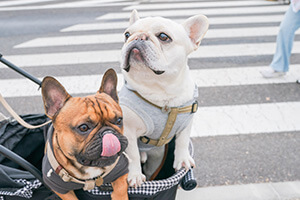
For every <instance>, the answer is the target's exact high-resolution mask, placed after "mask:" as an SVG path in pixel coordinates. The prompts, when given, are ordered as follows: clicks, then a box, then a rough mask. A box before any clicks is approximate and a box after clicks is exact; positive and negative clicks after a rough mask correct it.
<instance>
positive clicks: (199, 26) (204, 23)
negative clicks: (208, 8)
mask: <svg viewBox="0 0 300 200" xmlns="http://www.w3.org/2000/svg"><path fill="white" fill-rule="evenodd" d="M182 26H183V27H184V29H185V30H186V32H187V33H188V36H189V37H190V39H191V41H192V44H193V47H194V50H196V49H197V48H198V47H199V46H200V43H201V40H202V38H203V37H204V35H205V33H206V32H207V30H208V27H209V22H208V19H207V17H206V16H204V15H195V16H193V17H190V18H188V19H187V20H185V21H184V22H183V24H182Z"/></svg>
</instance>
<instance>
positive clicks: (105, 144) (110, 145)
mask: <svg viewBox="0 0 300 200" xmlns="http://www.w3.org/2000/svg"><path fill="white" fill-rule="evenodd" d="M120 150H121V144H120V142H119V140H118V138H117V137H116V136H115V135H114V134H111V133H108V134H106V135H104V136H103V139H102V153H101V156H106V157H109V156H113V155H115V154H117V153H118V152H119V151H120Z"/></svg>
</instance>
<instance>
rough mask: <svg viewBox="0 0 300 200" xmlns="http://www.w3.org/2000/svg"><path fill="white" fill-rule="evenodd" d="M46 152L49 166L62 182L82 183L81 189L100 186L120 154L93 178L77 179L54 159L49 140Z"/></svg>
mask: <svg viewBox="0 0 300 200" xmlns="http://www.w3.org/2000/svg"><path fill="white" fill-rule="evenodd" d="M46 153H47V157H48V160H49V163H50V165H51V167H52V168H53V169H54V171H55V173H56V174H58V175H59V176H60V177H61V179H62V180H63V181H64V182H74V183H79V184H82V185H84V187H83V190H91V189H93V188H94V187H95V186H101V185H102V184H103V178H104V177H105V176H106V175H107V174H109V173H110V172H111V171H112V170H113V169H114V168H115V166H116V165H117V163H118V162H119V159H120V156H119V157H118V158H117V160H116V161H115V162H114V164H112V165H110V166H109V167H108V169H106V171H105V172H104V173H103V174H101V175H100V176H98V177H97V178H95V179H87V180H79V179H77V178H75V177H73V176H71V175H70V174H69V173H68V172H67V171H66V170H65V169H64V168H63V167H62V166H61V165H60V164H59V163H58V162H57V160H56V159H55V156H54V153H53V151H52V149H51V146H50V143H49V141H47V143H46Z"/></svg>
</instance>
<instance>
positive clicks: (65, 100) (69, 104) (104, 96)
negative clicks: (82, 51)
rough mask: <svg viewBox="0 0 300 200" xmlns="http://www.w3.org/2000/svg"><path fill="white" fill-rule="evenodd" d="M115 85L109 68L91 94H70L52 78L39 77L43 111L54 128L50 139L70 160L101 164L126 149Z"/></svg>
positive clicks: (87, 163)
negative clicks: (97, 87)
mask: <svg viewBox="0 0 300 200" xmlns="http://www.w3.org/2000/svg"><path fill="white" fill-rule="evenodd" d="M116 85H117V82H116V74H115V72H114V71H113V70H109V71H108V72H107V73H106V74H105V75H104V76H103V80H102V85H101V88H100V90H99V91H98V92H97V93H96V94H95V95H91V96H87V97H71V96H70V95H69V94H68V93H67V92H66V91H65V89H64V88H63V87H62V86H61V85H60V84H59V83H58V82H57V81H56V80H55V79H54V78H51V77H46V78H45V79H44V80H43V84H42V94H43V100H44V104H45V110H46V114H47V115H48V116H49V117H50V118H51V119H52V121H53V127H54V130H55V131H54V134H53V140H55V141H56V144H57V146H58V148H60V149H61V151H62V152H63V154H64V156H65V157H66V158H67V159H69V160H70V161H71V162H76V163H80V164H81V165H84V166H95V167H96V166H97V167H105V166H108V165H111V164H113V163H114V162H115V160H116V159H117V157H118V156H119V155H120V154H121V153H122V152H123V151H124V150H125V149H126V147H127V139H126V138H125V136H123V123H122V111H121V108H120V106H119V104H118V97H117V91H116ZM53 144H55V142H53Z"/></svg>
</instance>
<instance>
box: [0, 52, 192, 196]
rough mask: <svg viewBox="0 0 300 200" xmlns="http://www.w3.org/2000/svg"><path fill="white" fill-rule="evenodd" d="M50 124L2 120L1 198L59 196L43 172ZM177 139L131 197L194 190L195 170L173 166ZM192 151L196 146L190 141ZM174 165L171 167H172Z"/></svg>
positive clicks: (100, 191) (104, 191) (98, 192)
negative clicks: (45, 178) (181, 189)
mask: <svg viewBox="0 0 300 200" xmlns="http://www.w3.org/2000/svg"><path fill="white" fill-rule="evenodd" d="M0 61H1V62H2V63H4V64H6V65H7V66H9V67H10V68H12V69H14V70H15V71H17V72H19V73H21V74H22V75H23V76H25V77H27V78H29V79H30V80H32V81H34V82H35V83H37V84H38V85H40V84H41V82H40V80H38V79H36V78H35V77H33V76H31V75H30V74H28V73H27V72H25V71H23V70H22V69H20V68H18V67H17V66H15V65H13V64H12V63H10V62H8V61H7V60H5V59H4V58H3V57H2V55H1V54H0ZM21 118H22V119H23V120H24V121H26V122H27V123H29V124H32V125H37V124H42V123H44V122H46V121H48V120H49V119H48V118H47V116H45V115H44V114H32V115H24V116H21ZM48 127H49V125H47V126H44V127H39V128H36V129H28V128H25V127H23V126H22V125H21V124H19V123H18V122H17V121H15V120H14V119H4V120H2V121H0V177H1V178H0V200H10V199H11V200H19V199H36V200H41V199H46V200H56V199H60V198H59V197H58V196H56V195H55V194H54V193H53V192H52V191H51V190H50V189H49V188H48V187H47V185H46V184H45V183H43V179H42V173H41V163H42V158H43V156H44V148H45V141H44V132H45V131H47V129H48ZM174 146H175V141H174V139H173V140H172V141H171V142H170V143H169V144H168V145H167V146H166V149H165V158H164V163H162V164H161V168H160V170H159V171H157V176H156V178H155V179H154V180H152V181H146V182H145V183H143V184H142V185H141V186H140V187H138V188H131V187H129V189H128V195H129V199H131V200H138V199H140V200H141V199H162V200H172V199H175V197H176V192H177V188H178V185H180V186H181V187H182V188H183V189H184V190H192V189H194V188H195V187H196V185H197V183H196V180H195V179H194V176H193V171H192V169H190V170H189V171H188V172H186V171H185V169H181V170H179V171H177V172H175V170H173V167H172V163H173V160H174V155H173V152H174ZM190 153H191V155H193V146H192V143H190ZM170 169H172V170H170ZM111 192H112V187H111V185H110V184H104V185H102V186H100V187H95V188H94V189H92V190H89V191H83V190H76V191H75V193H76V195H77V197H78V198H79V199H80V200H81V199H103V200H106V199H111V198H110V194H111Z"/></svg>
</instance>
